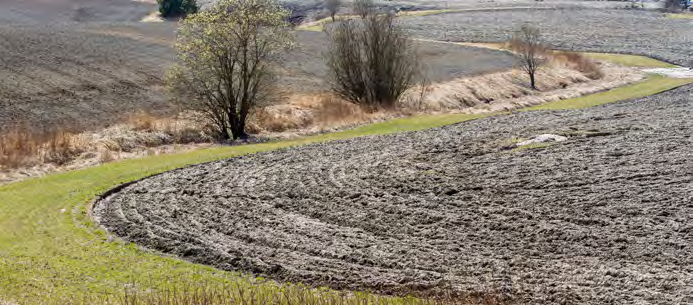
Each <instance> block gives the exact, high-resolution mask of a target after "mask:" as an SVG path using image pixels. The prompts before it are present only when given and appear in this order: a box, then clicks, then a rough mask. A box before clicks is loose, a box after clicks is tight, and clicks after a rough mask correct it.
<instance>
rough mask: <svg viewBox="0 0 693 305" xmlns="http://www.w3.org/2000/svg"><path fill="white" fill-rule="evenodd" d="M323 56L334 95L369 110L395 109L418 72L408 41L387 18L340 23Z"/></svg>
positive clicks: (389, 17) (412, 49) (403, 33)
mask: <svg viewBox="0 0 693 305" xmlns="http://www.w3.org/2000/svg"><path fill="white" fill-rule="evenodd" d="M329 34H330V37H331V45H330V47H329V50H328V51H327V53H326V55H325V57H326V61H327V66H328V67H329V68H330V71H331V74H332V89H333V91H334V92H335V94H336V95H338V96H340V97H342V98H344V99H346V100H348V101H350V102H353V103H355V104H359V105H362V106H365V107H368V108H371V110H375V109H379V108H392V107H395V106H396V104H397V102H398V101H399V99H400V97H401V96H402V94H403V93H404V92H405V91H406V90H407V89H409V88H411V87H412V86H414V85H415V83H416V76H417V74H418V72H419V70H420V65H419V60H418V56H417V55H416V51H415V48H414V46H413V44H412V41H411V39H410V38H409V37H408V36H407V35H406V33H405V32H404V31H402V30H401V29H400V28H398V27H397V26H396V25H395V23H394V17H392V16H388V15H375V14H372V15H368V16H367V17H366V18H365V19H363V20H348V21H344V22H341V23H339V24H337V25H335V27H333V28H332V30H331V31H330V32H329Z"/></svg>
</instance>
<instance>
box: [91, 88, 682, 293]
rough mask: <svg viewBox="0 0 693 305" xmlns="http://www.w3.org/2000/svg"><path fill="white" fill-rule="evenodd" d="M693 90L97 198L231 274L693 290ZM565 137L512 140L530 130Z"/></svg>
mask: <svg viewBox="0 0 693 305" xmlns="http://www.w3.org/2000/svg"><path fill="white" fill-rule="evenodd" d="M692 106H693V87H691V86H687V87H682V88H679V89H675V90H673V91H669V92H666V93H662V94H658V95H655V96H651V97H647V98H641V99H637V100H631V101H626V102H621V103H617V104H610V105H606V106H600V107H595V108H590V109H584V110H571V111H552V112H551V111H549V112H523V113H517V114H512V115H506V116H496V117H492V118H488V119H483V120H477V121H472V122H467V123H461V124H457V125H453V126H448V127H443V128H438V129H433V130H427V131H420V132H413V133H404V134H398V135H390V136H378V137H366V138H357V139H353V140H348V141H340V142H333V143H326V144H318V145H310V146H305V147H301V148H296V149H286V150H281V151H275V152H267V153H261V154H256V155H250V156H245V157H241V158H235V159H229V160H225V161H217V162H212V163H207V164H203V165H198V166H192V167H188V168H184V169H180V170H175V171H172V172H168V173H164V174H162V175H159V176H156V177H153V178H149V179H145V180H142V181H140V182H138V183H135V184H133V185H131V186H128V187H126V188H124V189H123V190H122V191H121V192H118V193H116V194H114V195H112V196H111V197H109V198H107V199H106V200H104V201H102V202H100V203H98V204H97V206H96V210H95V212H96V216H97V219H98V220H99V221H100V223H101V224H102V225H104V226H105V227H106V228H108V229H109V230H110V231H111V232H112V233H114V234H116V235H118V236H121V237H123V238H125V239H126V240H129V241H133V242H136V243H138V244H140V245H144V246H147V247H149V248H153V249H156V250H159V251H163V252H166V253H170V254H175V255H178V256H180V257H182V258H185V259H187V260H191V261H193V262H198V263H204V264H209V265H212V266H215V267H218V268H221V269H226V270H242V271H245V272H251V273H255V274H262V275H266V276H270V277H272V278H275V279H280V280H286V281H292V282H307V283H311V284H317V285H328V286H331V287H335V288H348V289H373V290H376V291H380V292H409V291H412V290H414V291H428V290H435V289H438V288H446V289H453V290H463V291H466V290H477V291H479V290H481V291H484V290H490V289H501V290H503V291H512V294H513V295H515V297H516V298H517V299H518V301H520V303H523V304H525V303H527V304H528V303H531V304H537V303H540V304H549V303H570V304H603V303H617V304H625V303H636V304H645V303H647V304H672V303H686V302H691V301H693V300H692V299H691V295H693V290H691V289H692V288H691V286H690V285H689V283H691V282H692V281H693V269H691V266H693V260H692V259H693V258H692V257H691V256H690V253H691V252H692V251H693V248H692V246H693V239H692V235H691V230H692V229H693V227H691V225H690V223H689V221H688V220H689V219H690V218H691V217H692V216H693V205H691V202H693V198H692V197H691V194H693V189H691V187H692V186H693V180H691V179H692V178H691V174H690V173H691V172H693V162H691V160H690V151H691V150H692V149H693V141H691V137H690V136H689V134H690V132H691V130H693V121H691V120H690V117H691V115H692V113H691V112H692V111H693V107H692ZM545 133H556V134H562V135H565V136H568V140H567V141H565V142H561V143H556V144H553V145H550V146H548V147H539V148H534V149H527V148H525V149H511V148H512V147H514V145H513V141H515V140H516V139H527V138H532V137H534V136H536V135H539V134H545Z"/></svg>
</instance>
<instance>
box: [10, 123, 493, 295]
mask: <svg viewBox="0 0 693 305" xmlns="http://www.w3.org/2000/svg"><path fill="white" fill-rule="evenodd" d="M484 116H487V115H470V114H446V115H428V116H419V117H409V118H400V119H394V120H390V121H386V122H381V123H375V124H371V125H367V126H362V127H358V128H355V129H353V130H347V131H342V132H336V133H331V134H323V135H317V136H311V137H306V138H301V139H296V140H288V141H277V142H269V143H262V144H254V145H242V146H233V147H221V148H212V149H203V150H196V151H191V152H186V153H181V154H172V155H163V156H158V157H147V158H142V159H131V160H125V161H121V162H115V163H110V164H105V165H101V166H96V167H91V168H86V169H81V170H76V171H70V172H65V173H58V174H52V175H48V176H46V177H42V178H37V179H30V180H26V181H21V182H17V183H13V184H9V185H5V186H2V187H0V292H1V293H0V299H10V300H16V301H22V302H28V303H30V304H46V303H48V302H49V301H55V300H63V299H65V298H68V297H75V298H76V299H78V300H79V299H82V298H85V297H92V296H94V295H101V294H118V293H120V292H122V290H123V285H124V284H125V283H132V282H139V284H138V285H139V287H140V288H142V289H147V288H162V287H167V286H169V285H175V284H176V283H187V282H189V281H191V280H195V281H203V282H210V283H224V282H239V281H240V282H244V283H246V284H248V285H250V284H249V282H247V281H246V280H245V279H244V278H243V277H242V276H241V275H239V274H236V273H232V272H223V271H218V270H215V269H213V268H209V267H205V266H201V265H195V264H191V263H187V262H184V261H180V260H177V259H172V258H167V257H162V256H159V255H157V254H154V253H148V252H146V251H141V250H139V249H138V248H137V247H135V246H133V245H128V244H123V243H114V242H108V241H106V237H107V236H106V233H105V232H104V231H103V230H101V229H99V228H98V227H97V226H96V225H95V224H94V223H93V222H92V220H91V219H89V217H88V216H87V214H86V211H87V207H88V203H89V202H90V201H91V200H93V199H94V198H95V197H96V196H97V195H98V194H101V193H103V192H105V191H106V190H108V189H111V188H113V187H115V186H117V185H119V184H121V183H124V182H128V181H133V180H136V179H140V178H143V177H146V176H148V175H152V174H155V173H160V172H164V171H167V170H170V169H174V168H178V167H182V166H185V165H188V164H196V163H201V162H205V161H211V160H217V159H223V158H229V157H234V156H239V155H244V154H250V153H255V152H261V151H268V150H274V149H280V148H286V147H291V146H298V145H304V144H309V143H317V142H325V141H330V140H340V139H349V138H353V137H359V136H369V135H382V134H389V133H395V132H403V131H415V130H421V129H427V128H432V127H439V126H444V125H448V124H452V123H457V122H463V121H467V120H471V119H476V118H480V117H484ZM73 209H74V210H76V213H74V214H73V213H71V212H72V211H73ZM63 211H64V212H63ZM143 279H144V280H143ZM270 286H271V285H270ZM268 289H273V288H268Z"/></svg>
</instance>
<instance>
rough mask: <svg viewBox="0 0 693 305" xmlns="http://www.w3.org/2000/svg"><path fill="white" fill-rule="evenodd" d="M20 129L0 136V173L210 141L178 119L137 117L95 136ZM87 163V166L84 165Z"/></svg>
mask: <svg viewBox="0 0 693 305" xmlns="http://www.w3.org/2000/svg"><path fill="white" fill-rule="evenodd" d="M27 126H28V125H26V124H24V125H20V126H17V127H15V128H10V129H5V131H3V132H1V133H0V170H2V171H6V172H10V171H16V170H17V169H21V168H30V167H34V166H39V165H49V164H50V165H55V166H58V167H61V166H66V165H70V166H72V163H74V162H73V161H76V160H78V159H79V160H81V161H80V162H83V161H84V160H82V159H89V158H92V159H96V161H97V162H98V163H107V162H111V161H114V160H117V159H119V158H120V157H119V156H120V155H121V153H131V152H140V151H141V152H142V154H146V153H147V151H146V150H148V149H150V148H152V147H159V146H163V145H175V144H197V143H208V142H211V141H212V138H211V137H209V136H208V135H207V134H206V132H205V128H204V125H201V124H197V123H195V122H193V121H192V120H186V119H181V118H157V117H155V116H152V115H150V114H148V113H145V112H141V113H137V114H135V115H133V116H131V117H129V118H127V119H126V120H125V123H123V124H120V125H116V126H112V127H109V128H106V129H103V130H99V131H95V132H84V133H79V134H77V133H71V132H67V131H66V130H70V127H69V126H65V127H64V128H63V129H58V130H40V129H37V128H30V127H27ZM87 163H88V162H87Z"/></svg>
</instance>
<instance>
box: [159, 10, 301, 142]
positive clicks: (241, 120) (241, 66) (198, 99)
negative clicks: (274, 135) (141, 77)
mask: <svg viewBox="0 0 693 305" xmlns="http://www.w3.org/2000/svg"><path fill="white" fill-rule="evenodd" d="M288 16H289V12H288V11H286V10H284V9H283V8H282V7H281V5H280V4H279V3H278V2H276V1H275V0H220V1H219V2H218V3H217V4H216V5H215V6H213V7H212V8H210V9H209V10H206V11H203V12H201V13H198V14H194V15H191V16H189V17H188V18H186V19H184V20H183V21H182V22H181V26H180V29H179V32H178V41H177V44H176V48H177V55H178V64H177V66H175V67H174V68H173V69H172V70H171V71H169V73H168V75H167V84H168V86H169V87H170V88H171V89H172V92H174V93H175V94H176V95H177V97H178V99H179V100H180V101H181V102H182V103H184V105H187V106H189V107H190V108H192V109H193V110H195V111H196V112H197V113H200V114H202V115H203V116H204V119H206V120H207V122H208V123H210V125H211V126H212V127H213V128H214V131H216V132H217V133H218V136H219V137H220V138H221V139H223V140H226V139H230V138H233V139H238V138H245V137H246V133H245V123H246V119H247V118H248V115H249V114H250V112H251V111H252V110H253V108H254V107H255V106H256V105H258V103H260V102H263V101H265V100H267V99H268V98H269V92H270V91H271V90H270V89H271V85H272V83H271V79H272V77H273V75H274V73H273V67H274V63H276V61H277V59H278V55H279V54H280V53H281V52H282V51H284V50H286V49H287V48H289V47H290V46H291V43H292V41H291V37H292V35H291V33H290V32H289V24H288V23H287V21H286V20H287V19H288Z"/></svg>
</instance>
